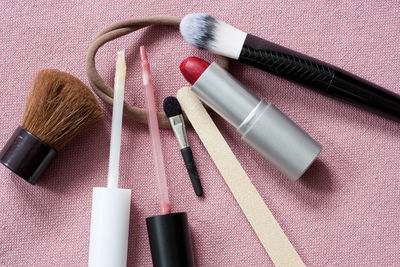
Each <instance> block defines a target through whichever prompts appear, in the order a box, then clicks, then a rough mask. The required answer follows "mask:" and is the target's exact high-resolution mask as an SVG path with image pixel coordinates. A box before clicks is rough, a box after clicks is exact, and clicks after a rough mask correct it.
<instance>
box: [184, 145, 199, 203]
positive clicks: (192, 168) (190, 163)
mask: <svg viewBox="0 0 400 267" xmlns="http://www.w3.org/2000/svg"><path fill="white" fill-rule="evenodd" d="M181 153H182V157H183V160H184V161H185V165H186V169H187V170H188V173H189V177H190V181H191V182H192V185H193V189H194V192H195V193H196V195H197V196H201V195H203V188H202V187H201V183H200V178H199V174H198V173H197V168H196V164H195V163H194V158H193V154H192V149H190V147H189V146H188V147H185V148H182V149H181Z"/></svg>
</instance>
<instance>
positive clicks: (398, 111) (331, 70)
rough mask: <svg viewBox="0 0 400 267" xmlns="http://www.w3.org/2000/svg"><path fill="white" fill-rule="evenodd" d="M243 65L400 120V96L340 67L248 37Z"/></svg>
mask: <svg viewBox="0 0 400 267" xmlns="http://www.w3.org/2000/svg"><path fill="white" fill-rule="evenodd" d="M238 60H239V61H241V62H243V63H246V64H249V65H251V66H254V67H257V68H259V69H262V70H265V71H268V72H270V73H273V74H276V75H278V76H281V77H283V78H286V79H288V80H291V81H294V82H297V83H300V84H303V85H306V86H308V87H310V88H312V89H314V90H316V91H318V92H320V93H324V94H327V95H331V96H334V97H337V98H340V99H344V100H347V101H348V102H351V103H353V104H356V105H363V106H365V107H368V108H370V109H372V111H378V112H381V113H382V112H383V113H385V114H387V115H389V117H390V118H392V119H396V120H399V119H400V96H399V95H397V94H395V93H393V92H391V91H389V90H386V89H384V88H382V87H380V86H378V85H376V84H373V83H371V82H369V81H366V80H364V79H362V78H360V77H357V76H355V75H353V74H351V73H349V72H346V71H344V70H342V69H340V68H338V67H335V66H333V65H330V64H328V63H325V62H323V61H320V60H318V59H315V58H312V57H309V56H306V55H303V54H301V53H299V52H296V51H293V50H290V49H288V48H285V47H282V46H279V45H277V44H274V43H271V42H269V41H266V40H263V39H261V38H258V37H256V36H253V35H250V34H248V35H247V38H246V40H245V42H244V45H243V48H242V51H241V54H240V56H239V59H238Z"/></svg>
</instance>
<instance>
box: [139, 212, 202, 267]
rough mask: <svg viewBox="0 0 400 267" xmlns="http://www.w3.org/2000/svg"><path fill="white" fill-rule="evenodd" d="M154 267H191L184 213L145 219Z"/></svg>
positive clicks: (190, 246)
mask: <svg viewBox="0 0 400 267" xmlns="http://www.w3.org/2000/svg"><path fill="white" fill-rule="evenodd" d="M146 225H147V233H148V236H149V242H150V250H151V257H152V259H153V266H154V267H193V266H194V258H193V251H192V241H191V238H190V231H189V225H188V220H187V214H186V213H185V212H180V213H170V214H165V215H157V216H153V217H149V218H146Z"/></svg>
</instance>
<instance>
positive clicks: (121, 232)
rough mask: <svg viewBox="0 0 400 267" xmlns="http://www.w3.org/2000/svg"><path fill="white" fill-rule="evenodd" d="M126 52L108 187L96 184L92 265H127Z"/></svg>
mask: <svg viewBox="0 0 400 267" xmlns="http://www.w3.org/2000/svg"><path fill="white" fill-rule="evenodd" d="M125 75H126V65H125V52H124V51H120V52H118V54H117V63H116V69H115V80H114V99H113V102H114V103H113V114H112V126H111V144H110V160H109V168H108V178H107V187H94V188H93V200H92V220H91V225H90V244H89V267H110V266H113V267H126V259H127V253H128V236H129V212H130V206H131V190H130V189H122V188H118V176H119V157H120V148H121V129H122V108H123V105H124V87H125Z"/></svg>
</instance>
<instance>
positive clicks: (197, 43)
mask: <svg viewBox="0 0 400 267" xmlns="http://www.w3.org/2000/svg"><path fill="white" fill-rule="evenodd" d="M180 32H181V34H182V36H183V38H184V39H185V40H186V41H187V42H188V43H189V44H190V45H192V46H194V47H196V48H200V49H207V50H210V51H211V52H213V53H215V54H219V55H222V56H226V57H230V58H233V59H238V58H239V55H240V52H241V50H242V47H243V43H244V41H245V39H246V36H247V33H245V32H243V31H241V30H238V29H236V28H235V27H233V26H231V25H229V24H226V23H225V22H223V21H220V20H218V19H216V18H214V17H212V16H211V15H209V14H206V13H193V14H189V15H186V16H185V17H184V18H183V19H182V21H181V23H180Z"/></svg>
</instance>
